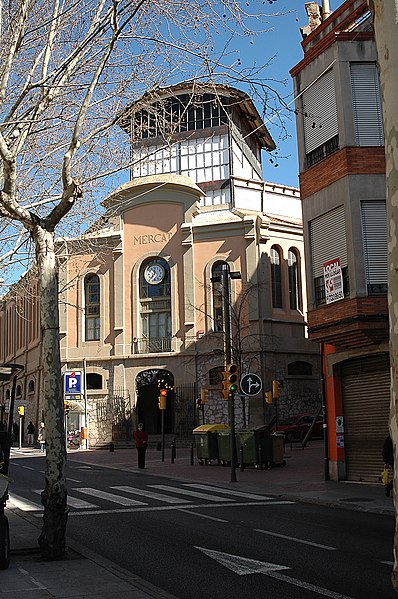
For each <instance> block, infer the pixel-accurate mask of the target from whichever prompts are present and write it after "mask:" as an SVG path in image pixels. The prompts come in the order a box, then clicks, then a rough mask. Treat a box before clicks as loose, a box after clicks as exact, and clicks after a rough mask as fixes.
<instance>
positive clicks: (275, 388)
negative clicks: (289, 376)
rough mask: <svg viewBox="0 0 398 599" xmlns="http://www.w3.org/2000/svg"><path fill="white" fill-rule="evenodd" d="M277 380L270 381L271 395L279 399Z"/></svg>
mask: <svg viewBox="0 0 398 599" xmlns="http://www.w3.org/2000/svg"><path fill="white" fill-rule="evenodd" d="M279 386H280V383H279V381H272V397H273V398H274V399H279Z"/></svg>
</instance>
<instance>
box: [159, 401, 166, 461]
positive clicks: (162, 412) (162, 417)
mask: <svg viewBox="0 0 398 599" xmlns="http://www.w3.org/2000/svg"><path fill="white" fill-rule="evenodd" d="M164 412H165V411H164V410H161V415H160V417H161V424H162V462H164Z"/></svg>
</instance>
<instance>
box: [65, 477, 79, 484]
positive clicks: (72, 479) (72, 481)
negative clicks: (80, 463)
mask: <svg viewBox="0 0 398 599" xmlns="http://www.w3.org/2000/svg"><path fill="white" fill-rule="evenodd" d="M66 480H68V481H69V482H71V483H81V482H82V481H81V480H76V479H75V478H68V477H67V478H66Z"/></svg>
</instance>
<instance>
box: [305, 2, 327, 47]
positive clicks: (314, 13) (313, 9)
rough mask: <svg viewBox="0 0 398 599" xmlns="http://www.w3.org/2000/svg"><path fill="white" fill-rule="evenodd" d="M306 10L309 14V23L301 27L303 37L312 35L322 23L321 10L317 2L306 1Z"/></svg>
mask: <svg viewBox="0 0 398 599" xmlns="http://www.w3.org/2000/svg"><path fill="white" fill-rule="evenodd" d="M305 10H306V12H307V15H308V25H307V26H306V27H301V28H300V30H301V35H302V36H303V38H305V37H307V35H310V33H312V32H313V31H315V29H316V28H317V27H319V25H320V24H321V23H322V18H321V11H320V8H319V5H318V4H317V3H316V2H306V3H305Z"/></svg>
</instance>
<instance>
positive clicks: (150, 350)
mask: <svg viewBox="0 0 398 599" xmlns="http://www.w3.org/2000/svg"><path fill="white" fill-rule="evenodd" d="M170 351H171V337H151V338H150V339H147V338H145V337H142V338H140V339H138V338H135V339H134V341H133V342H132V344H131V353H133V354H161V353H165V352H170Z"/></svg>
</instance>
